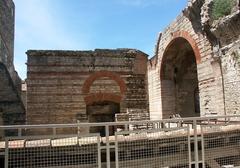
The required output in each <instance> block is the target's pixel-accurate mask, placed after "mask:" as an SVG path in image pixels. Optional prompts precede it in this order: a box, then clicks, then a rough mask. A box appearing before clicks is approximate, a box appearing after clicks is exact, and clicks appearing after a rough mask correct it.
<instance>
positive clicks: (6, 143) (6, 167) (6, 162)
mask: <svg viewBox="0 0 240 168" xmlns="http://www.w3.org/2000/svg"><path fill="white" fill-rule="evenodd" d="M8 143H9V140H8V139H7V138H6V139H5V156H4V157H5V161H4V168H8V154H9V151H8V150H9V144H8Z"/></svg>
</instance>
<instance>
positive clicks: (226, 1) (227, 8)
mask: <svg viewBox="0 0 240 168" xmlns="http://www.w3.org/2000/svg"><path fill="white" fill-rule="evenodd" d="M233 6H234V0H213V6H212V15H211V17H212V19H213V20H217V19H219V18H220V17H223V16H226V15H229V14H230V13H231V10H232V8H233Z"/></svg>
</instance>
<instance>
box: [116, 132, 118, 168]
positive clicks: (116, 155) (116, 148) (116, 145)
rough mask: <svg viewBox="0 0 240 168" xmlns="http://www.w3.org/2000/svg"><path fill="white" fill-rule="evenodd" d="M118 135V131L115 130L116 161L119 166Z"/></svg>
mask: <svg viewBox="0 0 240 168" xmlns="http://www.w3.org/2000/svg"><path fill="white" fill-rule="evenodd" d="M118 157H119V156H118V136H117V133H116V132H115V163H116V168H119V162H118Z"/></svg>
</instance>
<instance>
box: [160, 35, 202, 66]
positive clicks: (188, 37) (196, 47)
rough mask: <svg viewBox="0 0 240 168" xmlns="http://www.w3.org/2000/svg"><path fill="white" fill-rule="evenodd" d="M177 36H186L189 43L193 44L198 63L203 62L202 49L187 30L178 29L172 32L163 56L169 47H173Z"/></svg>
mask: <svg viewBox="0 0 240 168" xmlns="http://www.w3.org/2000/svg"><path fill="white" fill-rule="evenodd" d="M177 38H184V39H185V40H187V41H188V43H189V44H190V45H191V47H192V49H193V52H194V55H195V58H196V63H197V64H199V63H201V55H200V50H199V48H198V46H197V43H196V40H194V38H193V37H192V36H191V35H190V33H188V32H187V31H176V32H174V33H172V38H171V40H170V42H169V43H168V45H167V47H166V48H165V50H164V53H163V56H164V55H165V53H166V52H167V51H168V49H169V47H171V45H172V43H173V42H174V41H175V39H177Z"/></svg>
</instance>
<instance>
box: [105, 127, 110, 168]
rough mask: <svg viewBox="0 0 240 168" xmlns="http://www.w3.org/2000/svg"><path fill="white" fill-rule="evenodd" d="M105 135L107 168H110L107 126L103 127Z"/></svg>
mask: <svg viewBox="0 0 240 168" xmlns="http://www.w3.org/2000/svg"><path fill="white" fill-rule="evenodd" d="M105 133H106V157H107V168H110V144H109V125H106V126H105Z"/></svg>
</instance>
